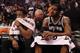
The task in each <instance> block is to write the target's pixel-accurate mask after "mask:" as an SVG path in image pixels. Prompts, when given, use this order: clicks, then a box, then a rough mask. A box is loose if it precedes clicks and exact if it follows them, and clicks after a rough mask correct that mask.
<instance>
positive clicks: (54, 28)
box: [48, 16, 64, 32]
mask: <svg viewBox="0 0 80 53" xmlns="http://www.w3.org/2000/svg"><path fill="white" fill-rule="evenodd" d="M62 17H63V16H61V17H60V18H59V19H58V20H57V21H56V22H54V19H53V17H49V20H48V26H49V27H48V30H49V31H51V32H64V26H63V18H62Z"/></svg>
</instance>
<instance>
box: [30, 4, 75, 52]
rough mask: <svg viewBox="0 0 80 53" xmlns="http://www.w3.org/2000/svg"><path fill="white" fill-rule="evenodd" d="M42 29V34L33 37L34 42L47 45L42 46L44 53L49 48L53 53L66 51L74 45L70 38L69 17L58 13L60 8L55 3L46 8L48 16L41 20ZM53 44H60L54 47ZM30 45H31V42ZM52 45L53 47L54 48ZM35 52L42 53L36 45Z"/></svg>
mask: <svg viewBox="0 0 80 53" xmlns="http://www.w3.org/2000/svg"><path fill="white" fill-rule="evenodd" d="M43 29H44V31H43V33H42V36H37V37H35V40H34V42H36V43H37V44H38V45H48V46H49V47H44V49H43V50H45V52H44V53H49V52H51V51H49V52H47V50H50V49H51V50H52V51H56V52H55V53H68V51H69V50H68V47H69V49H72V48H74V47H75V45H74V44H73V43H72V41H71V39H70V36H71V28H70V20H69V17H66V16H64V15H62V14H61V13H60V8H59V6H58V5H57V4H54V5H52V6H51V7H49V8H48V17H47V18H45V19H44V21H43ZM51 45H52V46H51ZM53 45H60V46H56V47H54V46H53ZM31 46H33V44H32V45H31ZM52 47H54V49H53V48H52ZM56 48H58V49H56ZM58 51H59V52H58ZM36 53H42V50H41V48H40V47H37V49H36Z"/></svg>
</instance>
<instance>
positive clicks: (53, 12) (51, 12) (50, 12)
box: [48, 6, 57, 16]
mask: <svg viewBox="0 0 80 53" xmlns="http://www.w3.org/2000/svg"><path fill="white" fill-rule="evenodd" d="M48 13H49V15H50V16H54V15H55V14H56V13H57V7H56V6H52V7H50V8H49V9H48Z"/></svg>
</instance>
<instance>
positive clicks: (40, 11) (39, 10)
mask: <svg viewBox="0 0 80 53" xmlns="http://www.w3.org/2000/svg"><path fill="white" fill-rule="evenodd" d="M40 13H41V14H43V11H42V10H41V9H37V10H36V11H35V16H36V15H38V14H40Z"/></svg>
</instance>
